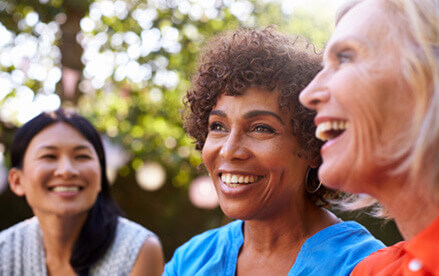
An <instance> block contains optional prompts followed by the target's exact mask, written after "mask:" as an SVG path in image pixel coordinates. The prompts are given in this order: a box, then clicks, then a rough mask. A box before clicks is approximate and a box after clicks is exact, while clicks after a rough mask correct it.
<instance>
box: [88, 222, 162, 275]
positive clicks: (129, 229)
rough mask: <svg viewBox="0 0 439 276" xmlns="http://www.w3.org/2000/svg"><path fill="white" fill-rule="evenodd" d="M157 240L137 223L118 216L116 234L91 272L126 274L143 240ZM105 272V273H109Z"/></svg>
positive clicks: (132, 264) (151, 241) (98, 273)
mask: <svg viewBox="0 0 439 276" xmlns="http://www.w3.org/2000/svg"><path fill="white" fill-rule="evenodd" d="M154 239H156V240H157V241H158V238H157V236H156V235H155V234H154V233H153V232H151V231H150V230H148V229H146V228H145V227H143V226H141V225H140V224H138V223H135V222H133V221H130V220H128V219H126V218H122V217H119V219H118V224H117V229H116V236H115V237H114V240H113V243H112V244H111V246H110V247H109V248H108V250H107V253H106V254H105V255H104V257H103V258H102V259H101V260H99V261H98V263H96V265H95V266H94V268H93V271H92V273H94V274H97V275H106V274H107V273H109V274H112V273H116V274H117V275H119V273H120V274H121V275H128V274H129V272H130V271H131V269H132V268H133V266H134V264H135V262H136V260H137V258H138V256H139V254H140V252H141V249H142V248H143V246H144V244H145V242H146V241H147V240H150V242H148V243H147V244H148V245H149V244H150V243H153V240H154ZM109 274H107V275H109Z"/></svg>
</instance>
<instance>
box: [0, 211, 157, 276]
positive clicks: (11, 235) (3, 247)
mask: <svg viewBox="0 0 439 276" xmlns="http://www.w3.org/2000/svg"><path fill="white" fill-rule="evenodd" d="M151 235H155V234H154V233H152V232H151V231H149V230H147V229H145V228H144V227H142V226H140V225H139V224H137V223H135V222H132V221H129V220H127V219H125V218H119V222H118V224H117V230H116V237H115V239H114V241H113V244H112V245H111V246H110V247H109V249H108V250H107V253H106V254H105V255H104V257H103V258H102V259H101V260H99V261H98V262H97V263H96V264H95V265H94V266H92V267H91V269H90V273H89V275H94V276H98V275H102V276H104V275H105V276H107V275H118V276H123V275H129V274H130V272H131V269H132V267H133V265H134V262H135V261H136V258H137V255H138V254H139V251H140V248H141V246H142V244H143V243H144V242H145V240H146V239H147V238H148V237H149V236H151ZM0 275H1V276H28V275H29V276H39V275H41V276H46V275H47V269H46V261H45V252H44V245H43V236H42V232H41V229H40V227H39V224H38V219H37V218H36V217H33V218H30V219H28V220H25V221H22V222H20V223H18V224H16V225H14V226H12V227H10V228H8V229H6V230H4V231H2V232H0Z"/></svg>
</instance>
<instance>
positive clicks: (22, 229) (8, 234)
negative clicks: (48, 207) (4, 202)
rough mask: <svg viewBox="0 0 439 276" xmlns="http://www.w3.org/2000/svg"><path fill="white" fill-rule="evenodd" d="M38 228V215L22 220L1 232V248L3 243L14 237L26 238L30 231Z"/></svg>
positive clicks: (10, 240)
mask: <svg viewBox="0 0 439 276" xmlns="http://www.w3.org/2000/svg"><path fill="white" fill-rule="evenodd" d="M37 229H38V220H37V218H36V217H32V218H30V219H27V220H24V221H21V222H19V223H17V224H15V225H12V226H11V227H9V228H7V229H5V230H3V231H2V232H0V248H1V246H2V244H5V243H7V242H12V240H13V239H17V238H20V237H21V238H24V237H26V236H27V235H28V234H29V232H34V231H36V230H37Z"/></svg>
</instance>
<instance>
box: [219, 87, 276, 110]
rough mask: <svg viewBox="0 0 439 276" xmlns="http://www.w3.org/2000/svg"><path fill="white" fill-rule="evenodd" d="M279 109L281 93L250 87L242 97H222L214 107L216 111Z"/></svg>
mask: <svg viewBox="0 0 439 276" xmlns="http://www.w3.org/2000/svg"><path fill="white" fill-rule="evenodd" d="M218 108H219V109H224V108H229V109H237V108H238V109H237V111H240V110H243V109H249V108H250V109H254V108H258V109H270V110H272V111H273V110H278V109H279V92H278V91H276V90H275V91H269V90H267V89H264V88H258V87H250V88H247V89H245V90H244V92H243V93H242V94H241V95H237V96H228V95H224V94H223V95H221V96H220V97H219V99H218V101H217V103H216V105H215V107H214V109H218Z"/></svg>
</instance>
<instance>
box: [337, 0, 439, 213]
mask: <svg viewBox="0 0 439 276" xmlns="http://www.w3.org/2000/svg"><path fill="white" fill-rule="evenodd" d="M363 1H368V0H349V1H347V2H345V3H344V4H343V5H342V6H340V8H339V10H338V12H337V13H336V24H338V22H339V21H340V20H341V19H342V18H343V16H344V15H345V14H346V13H347V12H349V10H351V9H352V8H353V7H355V6H356V5H357V4H359V3H360V2H363ZM382 2H383V4H384V5H383V8H385V9H386V11H388V12H389V13H388V15H389V17H390V19H391V21H392V20H393V22H394V24H395V27H394V28H393V31H394V32H395V33H394V34H392V35H395V36H396V37H398V38H399V40H398V43H399V45H398V46H399V48H398V49H399V53H400V55H401V71H402V74H403V79H402V81H403V82H405V84H406V85H408V86H409V88H410V90H411V92H412V93H413V94H414V99H415V110H414V111H412V112H413V123H412V128H411V129H409V130H407V131H405V133H404V135H407V136H408V139H406V140H405V141H406V143H404V144H401V147H400V150H399V151H398V152H394V154H393V156H394V157H393V159H398V158H401V157H402V156H403V157H404V158H403V162H402V163H401V164H399V165H398V167H397V168H396V169H395V170H394V171H392V173H395V174H398V173H405V174H407V175H408V178H407V181H409V183H412V185H424V186H423V187H419V188H420V189H428V191H431V193H433V195H434V200H435V201H436V202H439V156H438V152H439V119H438V118H437V117H438V115H439V0H382ZM395 21H396V22H395ZM421 183H422V184H421ZM341 205H342V206H343V207H344V209H348V210H355V209H360V208H365V207H370V206H374V208H373V209H372V210H373V211H372V213H373V214H374V215H376V216H386V215H387V213H386V212H385V210H383V209H382V208H380V206H379V205H377V202H376V200H374V199H372V198H370V197H364V196H360V197H358V196H356V195H353V196H349V197H348V198H347V199H346V200H345V201H344V202H343V203H342V204H341Z"/></svg>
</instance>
